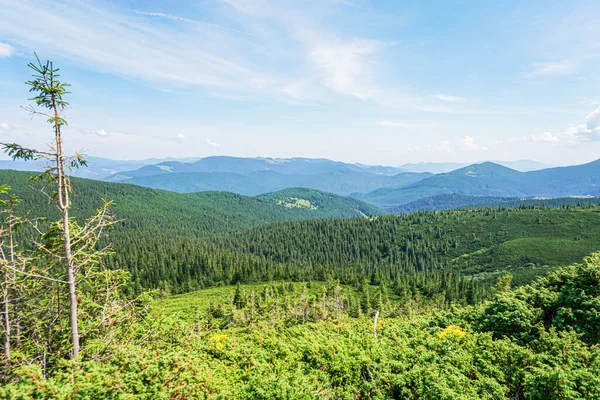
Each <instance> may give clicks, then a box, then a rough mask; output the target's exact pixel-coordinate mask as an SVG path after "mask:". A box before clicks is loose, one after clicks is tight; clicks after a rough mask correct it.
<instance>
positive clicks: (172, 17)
mask: <svg viewBox="0 0 600 400" xmlns="http://www.w3.org/2000/svg"><path fill="white" fill-rule="evenodd" d="M135 13H136V14H139V15H145V16H147V17H156V18H163V19H168V20H171V21H179V22H186V23H190V24H197V25H201V26H204V27H208V28H211V29H222V30H226V31H229V32H233V33H236V34H240V35H246V36H251V37H255V38H260V39H264V38H263V37H262V36H259V35H255V34H252V33H249V32H244V31H241V30H238V29H233V28H229V27H226V26H223V25H219V24H213V23H210V22H204V21H198V20H196V19H191V18H185V17H180V16H178V15H172V14H165V13H162V12H149V11H139V10H138V11H135Z"/></svg>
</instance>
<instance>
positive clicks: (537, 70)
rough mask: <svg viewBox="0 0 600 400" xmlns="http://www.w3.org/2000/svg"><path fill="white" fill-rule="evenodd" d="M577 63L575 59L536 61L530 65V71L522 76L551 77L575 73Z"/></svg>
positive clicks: (577, 69)
mask: <svg viewBox="0 0 600 400" xmlns="http://www.w3.org/2000/svg"><path fill="white" fill-rule="evenodd" d="M578 71H579V63H578V62H576V61H575V60H568V59H567V60H562V61H553V62H538V63H534V64H533V65H532V68H531V71H529V72H526V73H524V74H523V77H524V78H552V77H559V76H567V75H573V74H576V73H577V72H578Z"/></svg>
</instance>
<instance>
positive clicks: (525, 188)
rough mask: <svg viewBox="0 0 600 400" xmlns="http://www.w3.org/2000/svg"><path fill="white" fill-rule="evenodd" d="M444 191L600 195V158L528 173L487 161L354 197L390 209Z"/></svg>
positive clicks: (496, 194)
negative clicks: (584, 162) (401, 185)
mask: <svg viewBox="0 0 600 400" xmlns="http://www.w3.org/2000/svg"><path fill="white" fill-rule="evenodd" d="M443 194H460V195H467V196H491V197H505V198H506V197H513V198H524V197H550V198H556V197H569V196H598V195H600V160H597V161H594V162H591V163H588V164H583V165H575V166H570V167H558V168H547V169H543V170H538V171H529V172H519V171H516V170H513V169H510V168H507V167H503V166H501V165H498V164H495V163H491V162H485V163H481V164H475V165H471V166H468V167H465V168H461V169H458V170H456V171H452V172H449V173H444V174H437V175H434V176H432V177H429V178H426V179H423V180H421V181H419V182H416V183H414V184H410V185H407V186H404V187H401V188H381V189H377V190H374V191H372V192H370V193H367V194H364V195H355V197H357V198H360V199H361V200H364V201H367V202H369V203H371V204H376V205H378V206H381V207H383V208H385V209H391V208H393V207H396V206H399V205H403V204H407V203H410V202H413V201H416V200H419V199H423V198H427V197H432V196H438V195H443Z"/></svg>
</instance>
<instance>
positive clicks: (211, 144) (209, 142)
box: [206, 138, 221, 147]
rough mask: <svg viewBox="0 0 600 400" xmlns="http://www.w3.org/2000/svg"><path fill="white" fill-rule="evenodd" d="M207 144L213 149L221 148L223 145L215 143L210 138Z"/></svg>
mask: <svg viewBox="0 0 600 400" xmlns="http://www.w3.org/2000/svg"><path fill="white" fill-rule="evenodd" d="M206 144H208V145H209V146H212V147H221V143H216V142H213V141H212V140H211V139H210V138H207V139H206Z"/></svg>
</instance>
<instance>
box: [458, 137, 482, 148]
mask: <svg viewBox="0 0 600 400" xmlns="http://www.w3.org/2000/svg"><path fill="white" fill-rule="evenodd" d="M462 143H463V146H464V147H466V148H467V149H469V150H476V151H479V150H487V149H488V148H487V147H485V146H482V145H480V144H478V143H475V139H474V138H473V136H465V137H464V138H463V139H462Z"/></svg>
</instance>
